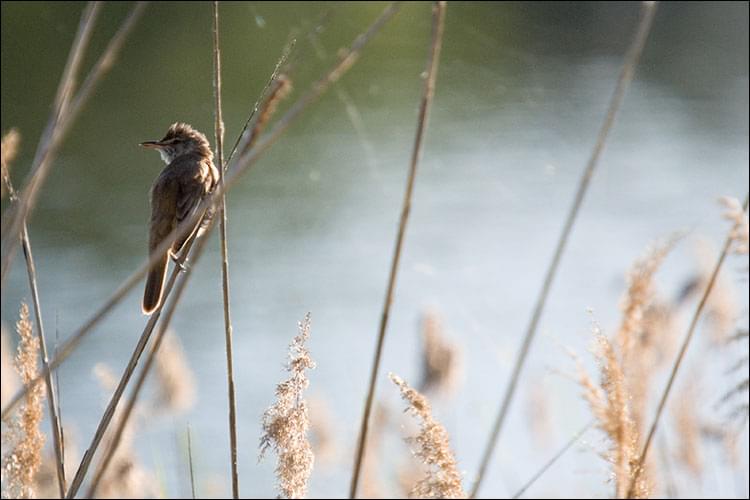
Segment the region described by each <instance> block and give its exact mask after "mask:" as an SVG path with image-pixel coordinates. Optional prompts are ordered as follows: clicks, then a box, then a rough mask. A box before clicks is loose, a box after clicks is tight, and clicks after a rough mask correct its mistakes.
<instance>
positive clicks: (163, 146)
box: [141, 122, 213, 164]
mask: <svg viewBox="0 0 750 500" xmlns="http://www.w3.org/2000/svg"><path fill="white" fill-rule="evenodd" d="M141 146H143V147H144V148H149V149H156V150H158V151H159V154H160V155H161V159H162V160H164V162H165V163H167V164H169V163H171V162H172V161H173V160H174V159H175V158H177V157H178V156H181V155H184V154H188V153H195V154H199V155H201V156H203V157H205V158H208V159H211V158H213V153H211V146H210V144H209V143H208V139H206V136H205V135H203V134H202V133H200V132H198V131H197V130H195V129H194V128H193V127H191V126H190V125H188V124H187V123H179V122H178V123H174V124H172V126H171V127H169V130H167V134H166V135H165V136H164V138H163V139H161V140H160V141H146V142H142V143H141Z"/></svg>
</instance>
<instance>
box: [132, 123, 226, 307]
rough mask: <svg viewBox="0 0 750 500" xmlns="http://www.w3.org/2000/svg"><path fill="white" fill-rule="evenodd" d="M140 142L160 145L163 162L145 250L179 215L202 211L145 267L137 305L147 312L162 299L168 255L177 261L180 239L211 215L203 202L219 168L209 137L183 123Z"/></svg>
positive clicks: (185, 238) (151, 146)
mask: <svg viewBox="0 0 750 500" xmlns="http://www.w3.org/2000/svg"><path fill="white" fill-rule="evenodd" d="M140 145H141V146H142V147H144V148H148V149H155V150H157V151H159V154H160V155H161V159H162V160H163V161H164V163H166V164H167V166H166V167H164V170H162V171H161V173H160V174H159V176H158V177H157V178H156V180H155V181H154V184H153V185H152V186H151V192H150V198H151V220H150V223H149V238H148V248H149V256H150V257H153V254H154V252H155V251H156V250H158V247H159V246H160V245H161V244H162V242H163V241H164V240H165V239H166V238H167V237H168V236H169V235H170V233H171V232H172V231H173V230H174V229H175V228H177V227H178V226H179V225H180V224H181V223H182V222H183V221H185V220H190V219H192V218H193V217H195V216H196V212H197V211H198V210H201V211H203V214H201V215H200V217H198V218H197V219H196V220H197V222H196V224H195V227H194V228H192V229H191V230H190V231H189V232H187V233H185V234H184V235H183V236H181V237H178V238H177V239H176V240H175V241H174V243H173V244H172V246H171V247H170V248H169V249H168V250H166V251H165V252H164V254H163V255H161V256H160V258H159V259H158V260H156V261H155V262H154V263H153V265H152V266H151V268H150V269H149V272H148V277H147V278H146V289H145V291H144V293H143V303H142V306H141V308H142V311H143V313H144V314H146V315H149V314H151V313H153V312H154V311H155V310H156V309H157V308H158V307H159V305H160V304H161V302H162V298H163V297H162V296H163V294H164V282H165V281H166V276H167V266H168V264H169V258H170V256H171V257H172V258H174V259H175V261H177V259H178V256H179V255H180V252H181V250H182V249H183V248H185V244H186V243H187V242H188V241H190V240H191V239H193V238H194V237H195V236H196V235H197V234H199V233H200V232H202V231H203V230H205V228H206V227H207V225H208V222H209V221H210V219H211V217H212V216H213V212H214V209H213V207H212V206H209V207H205V206H204V205H203V203H202V202H203V200H204V199H205V198H206V197H207V196H209V195H210V194H211V192H212V191H213V190H214V188H215V187H216V185H217V184H218V182H219V171H218V170H217V168H216V166H215V165H214V162H213V153H212V152H211V146H210V144H209V142H208V139H206V136H205V135H203V134H202V133H201V132H199V131H198V130H196V129H194V128H193V127H192V126H190V125H188V124H187V123H181V122H177V123H173V124H172V125H171V126H170V127H169V130H167V133H166V135H165V136H164V138H163V139H161V140H159V141H146V142H142V143H141V144H140Z"/></svg>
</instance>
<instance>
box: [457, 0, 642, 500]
mask: <svg viewBox="0 0 750 500" xmlns="http://www.w3.org/2000/svg"><path fill="white" fill-rule="evenodd" d="M655 12H656V2H643V6H642V8H641V19H640V22H639V24H638V29H637V31H636V34H635V37H634V38H633V42H632V44H631V45H630V48H629V49H628V52H627V53H626V55H625V62H624V63H623V66H622V70H621V71H620V76H619V78H618V80H617V86H616V87H615V91H614V93H613V94H612V99H611V100H610V102H609V108H608V109H607V115H606V117H605V118H604V123H603V124H602V128H601V129H600V130H599V135H598V137H597V139H596V144H595V145H594V149H593V151H592V153H591V157H590V158H589V161H588V163H587V164H586V168H585V169H584V171H583V174H582V175H581V179H580V180H579V182H578V189H577V191H576V194H575V198H574V199H573V204H572V205H571V207H570V210H569V212H568V216H567V218H566V219H565V225H564V226H563V230H562V232H561V233H560V237H559V239H558V241H557V246H556V248H555V253H554V256H553V257H552V261H551V262H550V264H549V267H548V268H547V273H546V274H545V277H544V283H543V285H542V289H541V291H540V292H539V295H538V296H537V299H536V304H535V306H534V310H533V312H532V314H531V319H530V320H529V325H528V327H527V328H526V333H525V335H524V338H523V342H522V344H521V349H520V351H519V352H518V355H517V356H516V360H515V364H514V366H513V372H512V374H511V377H510V381H509V382H508V386H507V388H506V390H505V394H504V396H503V400H502V404H501V406H500V410H499V412H498V414H497V417H496V418H495V422H494V424H493V426H492V431H491V433H490V438H489V440H488V441H487V444H486V447H485V451H484V453H483V455H482V460H481V462H480V465H479V471H478V472H477V478H476V481H475V482H474V486H473V487H472V490H471V495H470V497H471V498H475V497H476V496H477V493H478V492H479V488H480V487H481V485H482V481H483V479H484V476H485V473H486V472H487V467H488V466H489V463H490V460H491V459H492V454H493V453H494V451H495V447H496V446H497V440H498V438H499V437H500V431H501V430H502V427H503V423H504V422H505V417H506V416H507V414H508V410H509V409H510V404H511V402H512V400H513V396H514V394H515V391H516V388H517V386H518V381H519V378H520V376H521V370H522V369H523V366H524V364H525V363H526V359H527V357H528V353H529V349H530V347H531V343H532V341H533V340H534V337H535V335H536V331H537V326H538V325H539V320H540V319H541V317H542V312H543V311H544V306H545V304H546V302H547V297H548V295H549V292H550V289H551V288H552V282H553V281H554V278H555V275H556V274H557V269H558V267H559V265H560V260H561V259H562V255H563V252H564V251H565V247H566V245H567V243H568V239H569V237H570V233H571V232H572V230H573V226H574V224H575V221H576V219H577V218H578V213H579V211H580V209H581V205H582V204H583V199H584V197H585V196H586V192H587V191H588V187H589V184H590V182H591V178H592V177H593V175H594V171H595V170H596V167H597V165H598V164H599V158H600V157H601V154H602V151H603V150H604V145H605V144H606V142H607V137H608V136H609V131H610V130H611V129H612V125H613V124H614V121H615V117H616V116H617V112H618V111H619V109H620V106H621V105H622V101H623V99H624V97H625V92H626V91H627V89H628V87H629V86H630V82H631V81H632V80H633V75H634V74H635V68H636V66H637V65H638V60H639V59H640V57H641V53H642V52H643V48H644V46H645V45H646V39H647V38H648V34H649V32H650V31H651V24H652V22H653V20H654V14H655Z"/></svg>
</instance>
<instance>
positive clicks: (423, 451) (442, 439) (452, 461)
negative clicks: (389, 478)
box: [389, 373, 466, 498]
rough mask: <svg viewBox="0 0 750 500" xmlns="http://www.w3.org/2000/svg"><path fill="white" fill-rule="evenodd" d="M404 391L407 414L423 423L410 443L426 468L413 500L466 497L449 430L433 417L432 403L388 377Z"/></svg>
mask: <svg viewBox="0 0 750 500" xmlns="http://www.w3.org/2000/svg"><path fill="white" fill-rule="evenodd" d="M389 377H390V378H391V380H392V381H393V383H394V384H396V385H397V386H398V388H399V389H400V390H401V397H402V398H403V399H404V400H405V401H406V402H407V403H408V404H409V406H408V407H407V409H406V411H407V412H410V413H412V414H413V415H414V416H416V417H417V418H419V420H420V427H421V428H420V431H419V434H418V435H417V437H415V438H413V439H412V440H411V441H413V442H415V443H416V444H417V446H418V448H417V450H416V451H415V452H414V453H415V455H416V456H417V457H419V459H420V460H421V461H422V462H423V463H424V464H425V465H426V466H427V472H426V475H425V477H423V478H422V479H421V480H419V481H418V482H417V484H416V485H415V486H414V488H413V489H412V491H411V496H412V497H413V498H466V493H465V492H464V490H463V487H462V486H461V474H460V473H459V472H458V469H457V464H456V458H455V456H454V455H453V451H452V450H451V447H450V439H449V436H448V431H446V430H445V427H443V426H442V425H441V424H440V423H438V422H437V421H435V419H433V418H432V408H431V407H430V402H429V401H427V398H425V397H424V396H423V395H421V394H420V393H419V392H417V391H415V390H414V389H412V388H411V387H409V385H408V384H407V383H406V382H404V381H403V380H402V379H401V378H400V377H398V376H397V375H394V374H392V373H391V374H389Z"/></svg>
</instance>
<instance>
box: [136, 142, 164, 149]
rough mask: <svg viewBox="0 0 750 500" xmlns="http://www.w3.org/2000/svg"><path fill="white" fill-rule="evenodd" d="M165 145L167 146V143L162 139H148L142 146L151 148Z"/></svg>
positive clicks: (159, 147)
mask: <svg viewBox="0 0 750 500" xmlns="http://www.w3.org/2000/svg"><path fill="white" fill-rule="evenodd" d="M164 146H166V144H164V143H163V142H161V141H146V142H142V143H141V147H144V148H149V149H161V148H163V147H164Z"/></svg>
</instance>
